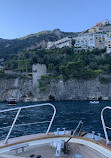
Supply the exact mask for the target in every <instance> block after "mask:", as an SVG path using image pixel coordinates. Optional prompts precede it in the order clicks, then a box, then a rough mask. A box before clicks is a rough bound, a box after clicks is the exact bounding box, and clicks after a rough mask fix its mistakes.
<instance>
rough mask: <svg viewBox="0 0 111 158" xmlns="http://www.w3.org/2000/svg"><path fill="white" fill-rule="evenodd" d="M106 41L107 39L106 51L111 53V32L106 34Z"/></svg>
mask: <svg viewBox="0 0 111 158" xmlns="http://www.w3.org/2000/svg"><path fill="white" fill-rule="evenodd" d="M105 41H106V51H107V53H111V32H110V33H108V34H106V36H105Z"/></svg>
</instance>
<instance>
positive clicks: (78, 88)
mask: <svg viewBox="0 0 111 158" xmlns="http://www.w3.org/2000/svg"><path fill="white" fill-rule="evenodd" d="M0 83H1V84H0V101H7V100H8V99H9V98H11V97H15V98H17V101H25V102H26V101H31V102H36V101H49V100H50V99H52V100H55V101H60V100H89V99H90V100H93V99H94V100H95V99H99V98H101V99H102V100H110V99H111V83H108V84H101V83H100V82H99V79H98V78H96V79H92V80H88V81H85V80H76V79H72V80H68V81H65V82H64V81H63V80H59V81H55V80H52V81H51V82H50V84H49V85H47V88H46V90H45V91H42V92H40V90H39V86H38V84H36V83H35V84H34V82H33V78H29V79H23V78H15V79H1V78H0Z"/></svg>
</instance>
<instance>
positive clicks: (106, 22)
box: [102, 19, 111, 25]
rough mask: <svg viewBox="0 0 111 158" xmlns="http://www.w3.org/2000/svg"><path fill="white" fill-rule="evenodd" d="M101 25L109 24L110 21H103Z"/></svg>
mask: <svg viewBox="0 0 111 158" xmlns="http://www.w3.org/2000/svg"><path fill="white" fill-rule="evenodd" d="M102 24H103V25H107V24H111V21H109V20H108V19H105V20H102Z"/></svg>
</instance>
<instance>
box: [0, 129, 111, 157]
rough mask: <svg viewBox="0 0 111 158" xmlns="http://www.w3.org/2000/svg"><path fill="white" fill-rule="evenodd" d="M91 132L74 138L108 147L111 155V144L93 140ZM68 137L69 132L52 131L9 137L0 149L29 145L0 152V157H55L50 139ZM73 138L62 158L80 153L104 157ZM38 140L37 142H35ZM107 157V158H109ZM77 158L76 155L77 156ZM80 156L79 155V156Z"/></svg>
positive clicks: (87, 155) (84, 155)
mask: <svg viewBox="0 0 111 158" xmlns="http://www.w3.org/2000/svg"><path fill="white" fill-rule="evenodd" d="M89 136H91V134H86V135H84V136H83V137H75V138H74V139H76V140H79V141H80V140H82V141H88V142H89V141H90V143H94V144H96V145H98V146H100V147H103V148H104V149H106V150H107V149H108V152H109V153H110V157H111V145H106V141H105V140H104V139H101V140H95V139H91V138H89ZM69 137H70V132H69V133H68V135H54V133H50V135H45V134H35V135H29V136H23V137H18V138H12V139H9V141H8V143H7V144H5V145H3V142H0V149H3V148H4V147H8V148H11V146H12V145H17V144H19V143H28V144H29V146H26V147H25V148H24V152H22V148H20V149H18V150H17V152H16V150H12V151H7V152H4V153H1V154H0V158H30V156H33V157H32V158H37V156H38V155H40V156H41V158H55V157H57V156H56V149H55V148H51V147H50V142H51V141H58V140H68V138H69ZM74 139H72V141H70V142H69V144H70V152H69V153H68V154H67V155H61V157H62V158H76V157H74V155H76V154H77V155H78V154H80V155H82V156H83V157H82V158H106V156H104V155H103V154H101V153H99V152H97V151H96V150H95V149H92V148H90V147H89V146H86V145H84V144H80V143H75V142H74ZM30 142H36V143H35V144H30ZM37 142H38V143H37ZM110 157H108V158H110ZM77 158H78V157H77ZM80 158H81V157H80Z"/></svg>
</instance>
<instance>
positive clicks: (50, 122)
mask: <svg viewBox="0 0 111 158" xmlns="http://www.w3.org/2000/svg"><path fill="white" fill-rule="evenodd" d="M42 106H51V107H52V108H53V110H54V112H53V115H52V117H51V120H50V121H49V120H48V121H42V122H35V123H27V124H28V125H30V124H38V123H46V122H49V125H48V128H47V131H46V135H47V134H48V133H49V130H50V128H51V125H52V123H53V120H54V117H55V114H56V108H55V106H54V105H53V104H50V103H44V104H37V105H29V106H23V107H17V108H12V109H5V110H0V113H3V112H9V111H17V113H16V116H15V118H14V120H13V122H12V125H11V126H8V127H10V129H9V132H8V134H7V136H6V138H5V140H4V143H7V141H8V139H9V137H10V135H11V132H12V130H13V128H14V126H22V125H27V124H17V125H15V123H16V121H17V119H18V117H19V114H20V112H21V111H22V110H23V109H28V108H35V107H42ZM3 128H7V127H2V128H0V129H3Z"/></svg>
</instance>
